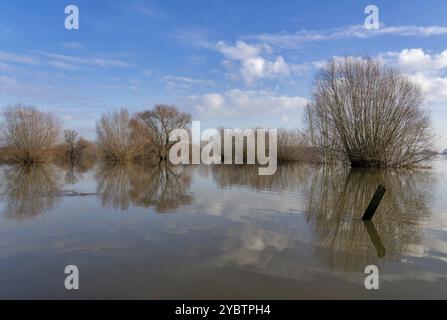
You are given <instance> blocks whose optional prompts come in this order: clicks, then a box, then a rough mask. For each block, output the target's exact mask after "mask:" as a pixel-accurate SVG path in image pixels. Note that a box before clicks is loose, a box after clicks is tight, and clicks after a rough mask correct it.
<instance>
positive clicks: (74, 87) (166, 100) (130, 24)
mask: <svg viewBox="0 0 447 320" xmlns="http://www.w3.org/2000/svg"><path fill="white" fill-rule="evenodd" d="M370 4H373V5H376V6H377V7H378V9H379V21H380V26H379V29H377V30H368V29H366V28H365V26H364V21H365V18H366V17H367V16H368V14H365V12H364V10H365V7H366V6H367V5H370ZM67 5H76V6H77V7H78V9H79V29H78V30H67V29H66V28H65V18H66V16H67V14H65V7H66V6H67ZM446 18H447V1H445V0H439V1H437V0H430V1H414V0H413V1H411V0H407V1H346V0H339V1H297V0H290V1H285V0H284V1H272V0H270V1H264V0H244V1H213V0H200V1H199V0H197V1H194V0H189V1H179V0H177V1H169V0H165V1H144V0H127V1H119V0H114V1H104V0H95V1H91V0H70V1H61V0H39V1H31V0H28V1H24V0H15V1H2V2H1V3H0V108H4V107H6V106H8V105H13V104H17V103H21V104H25V105H34V106H37V107H39V108H40V109H42V110H46V111H51V112H55V113H56V115H57V116H58V117H59V118H61V119H62V121H63V124H64V128H69V129H75V130H77V131H79V132H80V133H81V134H82V135H83V136H84V137H86V138H89V139H94V138H95V126H96V122H97V121H98V119H99V118H100V117H101V114H103V113H107V112H109V111H114V110H118V109H120V108H127V109H129V110H130V111H131V112H138V111H142V110H147V109H150V108H152V107H153V106H154V105H156V104H170V105H175V106H177V107H178V108H179V109H181V110H184V111H187V112H190V113H191V114H192V116H193V117H192V118H193V120H200V121H201V124H202V130H203V129H206V128H217V127H220V126H223V127H231V128H243V127H253V126H260V127H265V128H282V127H284V128H303V125H304V124H303V120H302V112H303V110H304V106H305V104H306V103H307V102H308V101H309V99H310V98H311V93H312V80H313V78H314V76H315V74H316V73H317V72H318V70H319V69H320V68H321V67H322V66H323V65H324V63H325V62H326V61H327V60H328V59H331V58H332V57H336V56H343V55H369V56H374V57H377V58H379V59H382V61H383V62H384V63H385V64H389V65H391V66H393V67H395V68H398V69H400V70H401V71H402V72H404V73H406V74H408V76H409V77H410V78H411V79H413V80H414V81H416V82H418V83H420V85H421V86H422V88H423V89H424V91H425V92H426V96H427V101H426V103H425V105H424V108H428V109H429V110H430V113H431V115H432V121H433V125H434V128H435V134H436V137H437V138H436V148H437V149H439V150H441V149H444V148H447V19H446Z"/></svg>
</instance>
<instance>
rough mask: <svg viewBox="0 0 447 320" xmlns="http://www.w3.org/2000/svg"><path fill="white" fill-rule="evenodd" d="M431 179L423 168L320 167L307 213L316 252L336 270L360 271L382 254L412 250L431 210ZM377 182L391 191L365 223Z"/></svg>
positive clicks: (391, 256)
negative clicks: (313, 229)
mask: <svg viewBox="0 0 447 320" xmlns="http://www.w3.org/2000/svg"><path fill="white" fill-rule="evenodd" d="M431 179H432V178H431V176H430V174H429V173H427V172H425V171H411V172H409V171H383V170H351V171H350V172H348V173H347V172H344V171H343V170H338V169H334V168H332V169H328V168H320V169H317V170H316V172H315V175H314V179H313V182H312V185H311V189H310V195H309V203H308V210H307V218H308V220H309V221H310V222H311V223H312V224H313V225H314V227H315V231H316V235H317V242H318V244H317V250H318V254H319V255H321V256H323V258H324V259H325V260H327V263H328V264H329V265H330V267H331V268H333V269H335V270H342V271H359V270H363V269H362V268H364V267H365V266H366V265H368V264H371V263H374V262H376V261H377V259H378V258H380V257H382V256H386V257H387V258H388V259H399V258H400V257H402V256H403V255H405V254H408V253H410V252H409V250H410V245H411V244H418V243H419V242H420V241H421V237H422V235H421V232H422V231H421V228H420V224H421V223H422V220H423V219H424V218H426V217H427V216H428V215H429V209H428V207H427V201H428V199H427V198H428V195H429V193H428V190H427V189H428V186H429V185H430V181H431ZM379 184H384V185H385V186H386V188H387V191H386V193H385V196H384V198H383V200H382V202H381V204H380V206H379V209H378V210H377V212H376V214H375V216H374V218H373V221H372V223H367V224H364V223H363V222H362V221H361V217H362V215H363V213H364V211H365V209H366V207H367V206H368V203H369V201H370V200H371V198H372V195H373V194H374V192H375V190H376V188H377V186H378V185H379Z"/></svg>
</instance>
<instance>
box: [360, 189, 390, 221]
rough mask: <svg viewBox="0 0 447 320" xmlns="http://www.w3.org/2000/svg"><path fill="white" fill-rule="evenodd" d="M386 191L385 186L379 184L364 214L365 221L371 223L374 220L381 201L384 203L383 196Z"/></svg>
mask: <svg viewBox="0 0 447 320" xmlns="http://www.w3.org/2000/svg"><path fill="white" fill-rule="evenodd" d="M385 191H386V189H385V186H384V185H381V184H379V186H378V187H377V190H376V192H375V193H374V196H373V197H372V199H371V201H370V202H369V205H368V208H366V211H365V213H364V214H363V217H362V220H363V221H369V220H371V219H372V218H373V216H374V213H376V210H377V208H378V207H379V204H380V201H382V199H383V195H384V194H385Z"/></svg>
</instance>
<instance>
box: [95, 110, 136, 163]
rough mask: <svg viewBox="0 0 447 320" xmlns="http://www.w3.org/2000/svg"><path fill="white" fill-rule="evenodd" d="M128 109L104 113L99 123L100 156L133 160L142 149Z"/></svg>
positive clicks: (116, 159) (110, 158) (119, 160)
mask: <svg viewBox="0 0 447 320" xmlns="http://www.w3.org/2000/svg"><path fill="white" fill-rule="evenodd" d="M131 124H132V120H131V117H130V116H129V112H128V111H127V110H121V111H120V112H114V113H112V114H106V115H103V116H102V118H101V120H100V122H99V123H98V125H97V128H96V132H97V139H98V141H97V144H98V152H99V156H100V157H101V158H102V159H106V160H113V161H118V162H121V161H131V160H133V159H134V158H135V157H136V156H137V155H138V153H139V151H140V146H139V144H138V141H137V139H136V137H135V132H134V130H133V129H132V125H131Z"/></svg>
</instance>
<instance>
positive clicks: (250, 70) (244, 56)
mask: <svg viewBox="0 0 447 320" xmlns="http://www.w3.org/2000/svg"><path fill="white" fill-rule="evenodd" d="M216 49H217V50H218V51H219V52H220V53H221V54H223V55H224V56H225V58H226V59H227V60H225V61H224V65H225V66H226V67H227V69H228V70H229V71H230V72H232V71H234V70H235V69H236V70H237V72H238V74H239V75H240V76H241V77H242V79H243V80H244V82H245V83H246V84H247V85H251V84H253V83H254V82H255V81H258V80H262V79H285V78H288V77H289V76H290V75H291V73H293V72H301V71H303V68H304V65H295V64H288V63H287V62H286V61H285V60H284V57H283V56H281V55H278V56H276V58H272V59H269V58H266V57H263V56H262V55H263V54H269V53H270V52H271V51H272V50H271V48H270V47H269V46H261V45H250V44H248V43H246V42H244V41H240V40H239V41H236V43H235V45H234V46H231V45H228V44H226V43H225V42H223V41H219V42H218V43H217V45H216ZM232 62H237V63H238V66H237V68H234V66H233V65H232ZM233 77H234V75H233Z"/></svg>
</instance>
